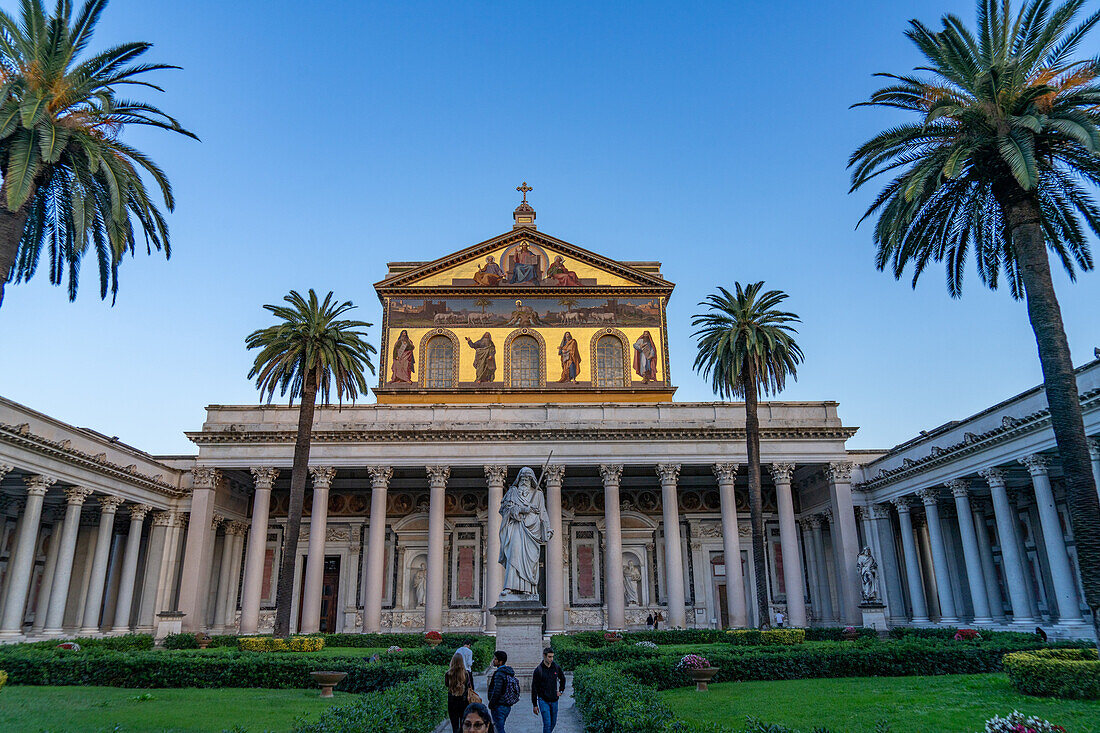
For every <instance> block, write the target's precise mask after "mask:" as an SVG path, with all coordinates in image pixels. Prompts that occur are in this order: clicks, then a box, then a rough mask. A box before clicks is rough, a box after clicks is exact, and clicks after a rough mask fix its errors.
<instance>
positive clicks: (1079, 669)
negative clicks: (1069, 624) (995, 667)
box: [1003, 649, 1100, 700]
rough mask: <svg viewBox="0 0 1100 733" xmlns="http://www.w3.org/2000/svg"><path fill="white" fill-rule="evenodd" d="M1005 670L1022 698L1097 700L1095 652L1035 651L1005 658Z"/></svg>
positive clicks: (1099, 680)
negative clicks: (1028, 696)
mask: <svg viewBox="0 0 1100 733" xmlns="http://www.w3.org/2000/svg"><path fill="white" fill-rule="evenodd" d="M1003 663H1004V668H1005V671H1006V672H1007V673H1008V678H1009V679H1010V680H1012V685H1013V687H1015V688H1016V689H1017V690H1018V691H1020V692H1022V693H1024V694H1025V695H1038V696H1041V697H1062V698H1071V699H1081V700H1096V699H1100V659H1098V658H1097V656H1096V650H1095V649H1036V650H1033V651H1019V652H1014V653H1012V654H1006V655H1005V657H1004V662H1003Z"/></svg>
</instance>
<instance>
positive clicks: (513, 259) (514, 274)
mask: <svg viewBox="0 0 1100 733" xmlns="http://www.w3.org/2000/svg"><path fill="white" fill-rule="evenodd" d="M509 260H510V262H509V263H506V264H508V266H509V267H508V284H509V285H522V284H524V283H527V284H530V285H538V284H539V280H541V279H542V278H541V277H540V273H539V256H538V254H536V253H534V252H532V251H531V248H530V247H528V246H527V242H522V243H521V244H520V245H519V247H518V248H517V249H516V251H515V252H513V253H512V254H511V255H510V256H509Z"/></svg>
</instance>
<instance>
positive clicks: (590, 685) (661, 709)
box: [573, 665, 680, 733]
mask: <svg viewBox="0 0 1100 733" xmlns="http://www.w3.org/2000/svg"><path fill="white" fill-rule="evenodd" d="M573 694H574V697H575V699H576V704H577V709H578V710H579V711H580V713H581V717H582V718H584V728H585V731H587V733H667V732H669V731H673V730H677V729H679V728H680V725H679V724H677V723H676V721H675V719H674V716H673V713H672V710H671V709H670V708H669V707H668V706H667V705H665V704H664V703H662V702H661V700H660V698H659V697H658V696H657V694H656V693H655V691H654V690H653V688H652V687H646V686H645V685H642V684H640V683H639V682H638V681H637V680H635V679H633V678H630V677H627V676H624V675H623V674H622V672H621V671H620V670H619V669H617V668H616V667H614V666H610V665H600V666H588V667H581V668H580V669H578V670H577V671H576V672H575V673H574V674H573Z"/></svg>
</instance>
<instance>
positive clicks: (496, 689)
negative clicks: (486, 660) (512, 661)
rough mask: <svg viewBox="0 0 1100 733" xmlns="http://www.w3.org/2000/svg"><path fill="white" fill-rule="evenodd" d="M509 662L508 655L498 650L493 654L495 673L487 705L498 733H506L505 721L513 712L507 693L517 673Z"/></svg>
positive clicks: (491, 681) (491, 680) (490, 683)
mask: <svg viewBox="0 0 1100 733" xmlns="http://www.w3.org/2000/svg"><path fill="white" fill-rule="evenodd" d="M507 661H508V653H507V652H504V651H501V650H499V649H498V650H497V651H495V652H494V653H493V672H492V676H491V677H490V678H489V691H488V693H487V694H488V696H489V697H488V699H486V700H485V704H486V705H487V706H488V708H489V713H490V714H491V715H492V716H493V727H494V728H496V730H497V733H505V730H504V721H505V720H507V719H508V713H510V712H512V704H511V703H509V704H507V705H506V704H505V693H506V692H507V690H508V678H509V677H515V676H516V671H515V670H514V669H512V668H511V667H509V666H508V665H507V664H505V662H507Z"/></svg>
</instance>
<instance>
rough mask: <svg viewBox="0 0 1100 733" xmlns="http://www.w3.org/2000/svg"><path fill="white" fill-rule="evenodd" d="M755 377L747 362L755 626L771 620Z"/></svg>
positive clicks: (753, 365) (746, 416)
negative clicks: (765, 555) (765, 560)
mask: <svg viewBox="0 0 1100 733" xmlns="http://www.w3.org/2000/svg"><path fill="white" fill-rule="evenodd" d="M756 379H757V374H756V365H755V364H753V363H752V362H751V361H750V362H749V363H748V364H746V368H745V384H746V385H747V388H746V389H745V442H746V444H747V445H746V448H747V452H748V457H749V465H748V472H749V520H750V521H751V523H752V565H753V574H754V575H755V577H756V614H757V625H758V626H763V625H764V624H766V623H768V622H769V621H770V620H771V615H770V614H769V613H768V576H767V570H766V567H765V565H764V500H763V493H762V491H761V489H760V418H759V417H758V416H757V407H758V396H757V392H756ZM734 560H736V558H734ZM727 562H730V561H729V560H727ZM731 592H734V591H731Z"/></svg>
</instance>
